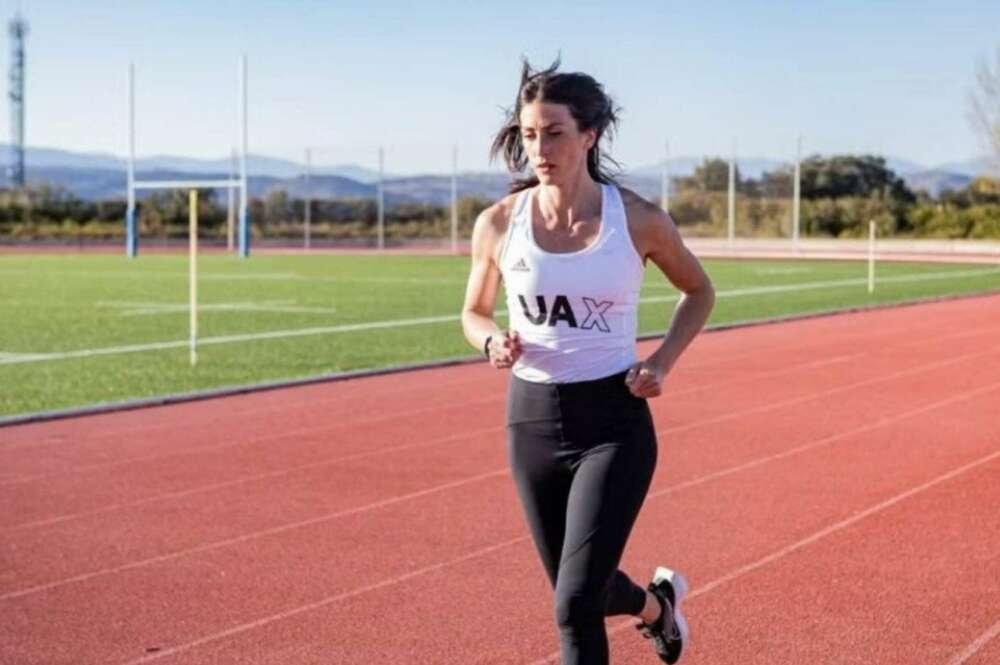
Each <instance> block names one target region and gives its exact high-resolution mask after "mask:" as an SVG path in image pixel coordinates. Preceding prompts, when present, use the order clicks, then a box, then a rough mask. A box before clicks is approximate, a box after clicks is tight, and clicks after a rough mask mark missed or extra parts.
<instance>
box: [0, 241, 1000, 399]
mask: <svg viewBox="0 0 1000 665" xmlns="http://www.w3.org/2000/svg"><path fill="white" fill-rule="evenodd" d="M704 263H705V266H706V268H707V269H708V271H709V273H710V274H711V276H712V278H713V280H714V282H715V286H716V290H717V293H718V296H719V297H718V302H717V304H716V307H715V311H714V312H713V315H712V319H711V321H710V325H720V324H726V323H733V322H737V321H748V320H759V319H765V318H771V317H778V316H788V315H796V314H803V313H808V312H817V311H828V310H833V309H841V308H852V307H863V306H867V305H872V304H876V303H887V302H898V301H906V300H915V299H922V298H929V297H937V296H943V295H950V294H960V293H974V292H984V291H994V290H1000V266H992V265H952V264H941V263H935V264H920V263H880V264H879V265H878V269H877V288H876V290H875V293H874V294H869V293H868V291H867V265H866V264H865V263H863V262H848V261H791V260H781V261H749V260H743V261H720V260H706V261H705V262H704ZM187 265H188V264H187V258H186V257H185V256H182V255H149V256H140V257H139V258H137V259H132V260H129V259H127V258H125V257H122V256H108V255H32V256H28V255H6V256H0V279H2V282H3V285H4V287H3V289H2V291H0V321H2V322H3V325H2V326H0V417H4V416H12V415H15V414H24V413H32V412H38V411H47V410H54V409H62V408H68V407H76V406H85V405H94V404H99V403H106V402H118V401H123V400H130V399H137V398H147V397H153V396H160V395H167V394H172V393H180V392H189V391H196V390H205V389H212V388H221V387H229V386H241V385H249V384H254V383H260V382H268V381H277V380H283V379H293V378H301V377H308V376H315V375H320V374H325V373H331V372H340V371H348V370H357V369H365V368H377V367H389V366H394V365H402V364H409V363H416V362H422V361H430V360H435V359H445V358H457V357H462V356H465V357H471V356H474V355H475V351H474V350H472V349H471V348H470V347H469V346H468V345H467V343H466V342H465V340H464V338H463V336H462V332H461V326H460V322H459V309H460V307H461V303H462V298H463V293H464V287H465V279H466V275H467V272H468V265H469V259H468V258H467V257H450V256H371V255H298V256H254V257H252V258H251V259H249V260H240V259H237V258H232V257H228V256H220V255H208V256H204V257H202V258H201V259H200V261H199V270H200V276H199V301H200V303H201V304H200V315H199V337H200V342H199V363H198V365H197V366H196V367H191V366H190V364H189V355H188V341H187V338H188V320H189V316H188V306H187V302H188V271H187ZM676 298H677V292H676V290H675V289H673V287H672V286H671V285H670V284H669V283H668V282H667V281H666V280H665V278H664V277H663V275H662V274H661V273H660V272H659V270H657V269H656V268H655V266H652V265H649V266H647V271H646V281H645V283H644V285H643V290H642V306H641V308H640V321H639V325H640V328H639V329H640V333H641V334H655V333H658V332H662V331H664V330H665V329H666V325H667V322H668V320H669V316H670V313H671V311H672V309H673V306H674V303H675V302H676ZM498 306H499V308H500V309H501V310H502V309H503V303H502V302H501V303H498ZM498 320H499V321H500V323H501V325H502V324H503V323H504V322H505V316H503V315H501V316H499V317H498Z"/></svg>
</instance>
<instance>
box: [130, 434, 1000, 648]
mask: <svg viewBox="0 0 1000 665" xmlns="http://www.w3.org/2000/svg"><path fill="white" fill-rule="evenodd" d="M998 456H1000V451H997V452H995V453H992V454H990V455H988V456H986V457H983V458H980V459H978V460H976V461H974V462H971V463H969V464H966V465H964V466H962V467H959V468H957V469H954V470H952V471H950V472H948V473H945V474H943V475H941V476H938V477H937V478H934V479H933V480H930V481H928V482H926V483H923V484H921V485H918V486H916V487H913V488H910V489H909V490H907V491H905V492H902V493H900V494H897V495H895V496H893V497H892V498H890V499H887V500H885V501H882V502H881V503H878V504H876V505H874V506H871V507H869V508H867V509H866V510H864V511H862V512H860V513H855V514H854V515H852V516H851V517H849V518H847V519H845V520H841V521H839V522H836V523H835V524H832V525H830V526H828V527H826V528H824V529H821V530H820V531H817V532H816V533H814V534H812V535H811V536H808V537H806V538H803V539H802V540H799V541H797V542H795V543H793V544H791V545H788V546H786V547H783V548H781V549H780V550H777V551H775V552H773V553H771V554H769V555H767V556H765V557H763V558H761V559H758V560H757V561H755V562H753V563H751V564H748V565H746V566H742V567H741V568H738V569H737V570H735V571H732V572H730V573H728V574H727V575H724V576H723V577H721V578H719V579H717V580H715V581H713V582H710V583H709V584H707V585H704V586H702V587H700V588H698V589H695V590H694V591H693V592H692V593H691V594H690V596H688V597H689V598H690V597H694V596H698V595H702V594H705V593H707V592H708V591H711V590H712V589H714V588H715V587H717V586H719V585H720V584H723V583H724V582H727V581H730V580H733V579H736V578H737V577H741V576H743V575H745V574H747V573H749V572H752V571H754V570H756V569H758V568H760V567H762V566H765V565H767V564H768V563H771V562H773V561H776V560H778V559H780V558H782V557H784V556H786V555H787V554H790V553H792V552H794V551H796V550H799V549H802V548H803V547H806V546H807V545H810V544H812V543H815V542H817V541H819V540H821V539H823V538H825V537H826V536H828V535H830V534H832V533H835V532H837V531H840V530H842V529H844V528H846V527H848V526H850V525H852V524H854V523H855V522H858V521H860V520H862V519H864V518H866V517H870V516H871V515H874V514H876V513H878V512H881V511H883V510H885V509H887V508H889V507H891V506H894V505H896V504H898V503H900V502H901V501H904V500H905V499H908V498H910V497H912V496H914V495H916V494H919V493H920V492H923V491H925V490H927V489H930V488H932V487H934V486H936V485H939V484H941V483H943V482H945V481H947V480H950V479H952V478H954V477H956V476H958V475H960V474H962V473H965V472H966V471H969V470H971V469H973V468H975V467H977V466H981V465H982V464H985V463H987V462H989V461H991V460H992V459H994V458H996V457H998ZM529 538H530V536H520V537H517V538H512V539H510V540H506V541H504V542H501V543H497V544H495V545H490V546H488V547H484V548H481V549H479V550H475V551H473V552H469V553H467V554H465V555H463V556H460V557H458V558H455V559H450V560H447V561H440V562H438V563H435V564H431V565H429V566H425V567H423V568H419V569H417V570H414V571H411V572H409V573H407V574H406V575H402V576H399V577H393V578H389V579H386V580H382V581H380V582H376V583H374V584H370V585H367V586H363V587H359V588H357V589H352V590H351V591H347V592H344V593H339V594H336V595H333V596H327V597H326V598H322V599H320V600H317V601H314V602H312V603H308V604H305V605H300V606H298V607H294V608H292V609H289V610H285V611H284V612H280V613H277V614H271V615H268V616H265V617H261V618H260V619H257V620H255V621H250V622H247V623H243V624H239V625H236V626H233V627H231V628H228V629H226V630H223V631H219V632H216V633H211V634H209V635H205V636H203V637H200V638H198V639H196V640H193V641H191V642H186V643H184V644H179V645H177V646H174V647H171V648H169V649H165V650H163V651H158V652H156V653H154V654H150V655H147V656H143V657H142V658H138V659H136V660H133V661H129V663H128V664H127V665H138V664H139V663H146V662H150V661H152V660H156V659H158V658H163V657H165V656H170V655H173V654H176V653H180V652H183V651H188V650H190V649H192V648H194V647H197V646H201V645H203V644H206V643H208V642H214V641H217V640H220V639H224V638H227V637H231V636H233V635H238V634H240V633H245V632H247V631H251V630H254V629H257V628H260V627H262V626H266V625H268V624H271V623H274V622H275V621H281V620H283V619H287V618H289V617H293V616H296V615H298V614H303V613H305V612H310V611H312V610H316V609H319V608H321V607H324V606H326V605H329V604H331V603H334V602H336V601H338V600H343V599H346V598H350V597H353V596H358V595H361V594H363V593H367V592H369V591H375V590H377V589H381V588H384V587H387V586H391V585H394V584H398V583H400V582H404V581H406V580H409V579H412V578H414V577H417V576H419V575H424V574H426V573H429V572H433V571H435V570H440V569H441V568H445V567H448V566H453V565H455V564H459V563H462V562H465V561H468V560H470V559H474V558H478V557H480V556H484V555H487V554H490V553H492V552H495V551H496V550H499V549H503V548H505V547H510V546H512V545H517V544H520V543H523V542H527V541H528V540H529ZM634 624H635V620H634V617H632V618H629V619H627V620H625V621H623V622H620V623H618V624H616V625H615V626H614V627H613V628H612V629H611V630H609V631H608V634H609V635H611V634H612V633H616V632H619V631H621V630H623V629H625V628H627V627H630V626H632V625H634ZM558 657H559V653H558V652H555V653H553V654H550V655H548V656H546V657H545V658H543V659H541V660H537V661H534V663H532V665H544V664H545V663H550V662H552V661H553V659H558Z"/></svg>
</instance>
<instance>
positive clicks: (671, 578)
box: [653, 566, 691, 653]
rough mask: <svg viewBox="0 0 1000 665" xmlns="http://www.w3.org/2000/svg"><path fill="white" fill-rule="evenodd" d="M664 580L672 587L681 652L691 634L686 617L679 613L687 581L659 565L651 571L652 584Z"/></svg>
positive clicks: (685, 647)
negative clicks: (654, 570)
mask: <svg viewBox="0 0 1000 665" xmlns="http://www.w3.org/2000/svg"><path fill="white" fill-rule="evenodd" d="M663 580H666V581H667V582H669V583H670V586H672V587H673V588H674V621H675V622H677V630H679V631H680V633H681V653H683V652H684V651H687V649H688V647H689V646H690V645H691V634H690V632H689V631H688V624H687V619H685V618H684V614H683V613H681V601H682V600H683V599H684V596H686V595H687V592H688V583H687V580H686V579H684V576H683V575H681V574H680V573H678V572H677V571H675V570H671V569H670V568H665V567H663V566H660V567H659V568H657V569H656V572H655V573H653V584H659V583H660V582H661V581H663Z"/></svg>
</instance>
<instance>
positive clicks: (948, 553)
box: [0, 296, 1000, 665]
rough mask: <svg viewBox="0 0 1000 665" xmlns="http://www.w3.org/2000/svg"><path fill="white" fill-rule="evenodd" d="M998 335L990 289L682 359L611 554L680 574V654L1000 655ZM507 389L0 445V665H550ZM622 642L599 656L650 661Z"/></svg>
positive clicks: (326, 388)
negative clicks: (633, 503) (627, 533)
mask: <svg viewBox="0 0 1000 665" xmlns="http://www.w3.org/2000/svg"><path fill="white" fill-rule="evenodd" d="M998 332H1000V297H997V296H992V297H979V298H968V299H962V300H954V301H947V302H940V303H934V304H926V305H920V306H913V307H901V308H893V309H887V310H876V311H867V312H860V313H852V314H844V315H838V316H831V317H824V318H817V319H809V320H802V321H795V322H789V323H783V324H777V325H768V326H756V327H750V328H743V329H734V330H728V331H724V332H715V333H711V334H704V335H701V336H700V337H699V338H698V339H697V340H696V341H695V342H694V343H693V345H692V346H691V347H690V349H689V350H688V351H687V353H686V354H685V356H684V357H683V358H682V360H681V362H680V363H679V364H678V366H677V367H676V368H675V369H674V371H673V372H672V374H671V375H670V377H669V379H668V381H667V385H666V391H665V393H664V395H662V396H661V397H659V398H656V399H653V400H650V406H651V408H652V409H653V412H654V419H655V421H656V425H657V434H658V439H659V446H660V454H659V461H658V465H657V469H656V474H655V476H654V479H653V483H652V487H651V489H650V493H649V495H648V496H647V499H646V502H645V503H644V505H643V508H642V511H641V513H640V517H639V520H638V522H637V524H636V526H635V528H634V530H633V533H632V537H631V540H630V542H629V545H628V547H627V549H626V552H625V556H624V558H623V560H622V564H621V567H622V569H623V570H625V571H626V572H627V573H629V574H630V575H631V576H632V577H633V579H635V580H636V581H637V582H642V583H645V582H646V580H647V579H648V577H649V575H650V574H651V573H652V572H653V570H654V568H655V567H656V566H658V565H668V566H671V567H675V568H677V569H679V570H681V571H683V572H684V573H685V574H686V575H687V577H688V578H689V581H690V582H691V585H692V595H691V597H690V598H689V600H687V601H686V603H685V609H686V613H687V615H688V617H689V622H690V623H691V627H692V634H693V641H692V643H691V646H690V649H689V651H688V652H687V653H686V654H685V656H684V658H683V659H682V661H681V662H682V663H684V664H688V665H696V664H698V663H740V664H741V665H747V664H749V663H766V664H767V665H782V664H787V665H793V664H794V665H798V664H801V663H859V664H860V663H864V664H872V663H879V664H883V665H892V664H896V663H899V664H903V663H921V664H926V663H940V664H941V665H959V664H960V663H968V664H969V665H982V664H985V663H995V662H1000V661H998V660H997V659H998V658H1000V635H998V634H1000V554H998V553H1000V511H998V510H997V506H998V505H1000V418H998V417H997V411H998V409H1000V372H998V371H997V370H998V368H1000V347H998V346H997V345H996V343H995V341H996V338H997V333H998ZM652 349H653V344H652V343H642V344H641V345H640V348H639V353H640V356H641V357H643V356H645V355H646V354H648V353H649V352H651V351H652ZM508 380H509V375H508V374H507V373H506V372H500V371H497V370H493V369H492V368H490V367H488V366H487V365H486V364H485V363H483V364H477V365H463V366H456V367H448V368H438V369H429V370H420V371H414V372H409V373H404V374H394V375H384V376H374V377H367V378H359V379H353V380H349V381H343V382H336V383H331V384H325V385H312V386H304V387H299V388H294V389H288V390H282V391H273V392H263V393H256V394H249V395H242V396H236V397H227V398H220V399H213V400H206V401H200V402H192V403H186V404H180V405H173V406H165V407H157V408H149V409H140V410H133V411H126V412H122V413H112V414H103V415H97V416H89V417H81V418H74V419H68V420H60V421H54V422H49V423H38V424H30V425H22V426H14V427H7V428H0V505H2V506H3V510H2V511H0V534H2V535H0V663H5V664H7V663H11V664H13V663H17V664H19V665H31V664H36V663H45V664H48V665H51V664H54V663H72V664H74V665H79V664H81V663H120V664H125V663H129V664H138V663H147V662H149V663H153V662H155V663H164V664H166V663H172V664H174V663H184V664H186V665H198V664H203V663H247V664H250V663H252V664H265V663H266V664H279V663H280V664H294V665H300V664H301V665H306V664H313V663H324V664H331V663H333V664H344V665H348V664H365V665H381V664H392V665H399V664H402V663H419V664H422V665H423V664H435V663H441V664H445V663H447V664H451V663H455V664H463V665H466V664H468V665H471V664H486V663H495V664H512V665H529V664H533V663H556V662H557V661H558V656H557V655H556V650H557V645H558V643H557V631H556V628H555V624H554V612H553V606H552V592H551V589H550V588H549V587H548V583H547V581H546V580H545V577H544V574H543V572H542V568H541V564H540V562H539V560H538V558H537V555H536V553H535V550H534V547H533V544H532V542H531V540H530V538H529V536H528V531H527V528H526V525H525V522H524V520H523V517H522V515H521V509H520V505H519V503H518V501H517V497H516V494H515V490H514V486H513V481H512V479H511V477H510V474H509V471H508V462H507V452H506V438H505V430H504V423H503V414H504V399H505V393H506V386H507V382H508ZM634 623H635V620H634V619H631V618H627V617H613V618H610V619H608V621H607V627H608V631H609V634H610V641H611V653H612V662H614V663H629V664H632V663H636V664H642V663H650V664H652V663H657V662H659V660H658V659H657V658H656V656H655V654H654V653H653V652H652V649H651V648H650V645H649V644H648V643H647V642H646V641H645V640H643V639H642V638H641V637H640V636H639V634H638V632H637V631H635V630H633V629H632V625H633V624H634Z"/></svg>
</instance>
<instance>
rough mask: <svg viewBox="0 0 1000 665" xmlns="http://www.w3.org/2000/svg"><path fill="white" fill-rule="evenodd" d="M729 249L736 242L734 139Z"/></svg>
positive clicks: (730, 179) (734, 148) (734, 141)
mask: <svg viewBox="0 0 1000 665" xmlns="http://www.w3.org/2000/svg"><path fill="white" fill-rule="evenodd" d="M728 237H729V240H728V242H729V249H732V248H733V245H734V244H735V242H736V139H735V138H734V139H733V157H732V159H730V160H729V233H728Z"/></svg>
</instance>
